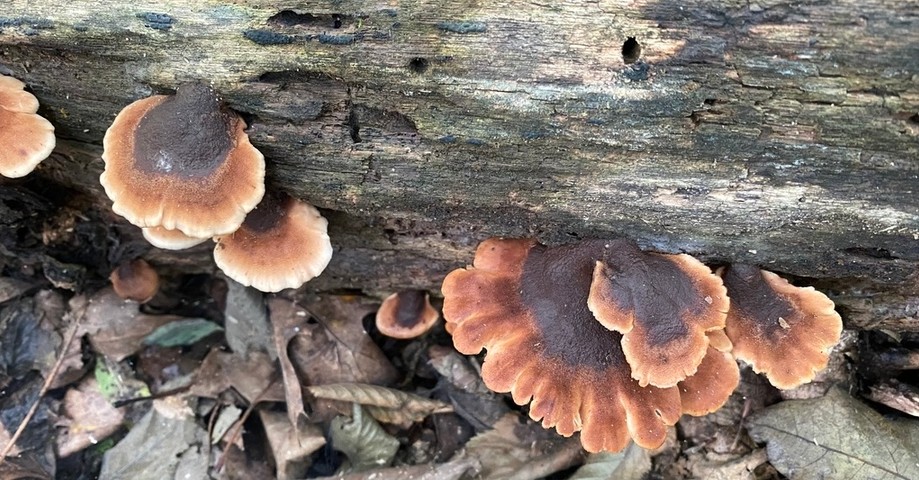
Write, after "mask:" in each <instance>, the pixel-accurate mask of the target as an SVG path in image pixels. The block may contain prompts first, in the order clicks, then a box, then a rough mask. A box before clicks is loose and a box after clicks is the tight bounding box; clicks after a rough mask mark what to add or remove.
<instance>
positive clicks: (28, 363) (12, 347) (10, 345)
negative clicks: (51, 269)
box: [0, 298, 61, 386]
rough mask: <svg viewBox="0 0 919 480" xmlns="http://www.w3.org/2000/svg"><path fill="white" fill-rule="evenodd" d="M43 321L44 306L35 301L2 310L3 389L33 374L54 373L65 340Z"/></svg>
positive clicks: (0, 365)
mask: <svg viewBox="0 0 919 480" xmlns="http://www.w3.org/2000/svg"><path fill="white" fill-rule="evenodd" d="M43 318H45V314H44V312H43V311H42V304H41V303H39V302H36V301H35V299H33V298H23V299H20V300H17V301H15V302H12V303H10V304H9V305H7V306H6V307H4V308H3V309H2V310H0V386H3V385H6V384H7V383H8V382H9V380H10V379H18V378H22V377H23V376H25V375H26V374H27V373H29V372H31V371H37V372H41V373H42V374H46V373H47V372H49V371H50V370H51V366H52V365H54V361H55V360H56V359H57V351H58V349H59V348H60V345H61V336H60V335H59V334H58V333H57V332H56V331H55V329H54V326H53V325H51V324H50V323H49V322H46V321H43Z"/></svg>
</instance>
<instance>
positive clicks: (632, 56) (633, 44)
mask: <svg viewBox="0 0 919 480" xmlns="http://www.w3.org/2000/svg"><path fill="white" fill-rule="evenodd" d="M640 56H641V44H639V43H638V40H635V37H629V38H628V39H626V41H625V43H623V44H622V61H623V62H625V64H626V65H628V64H630V63H635V62H637V61H638V57H640Z"/></svg>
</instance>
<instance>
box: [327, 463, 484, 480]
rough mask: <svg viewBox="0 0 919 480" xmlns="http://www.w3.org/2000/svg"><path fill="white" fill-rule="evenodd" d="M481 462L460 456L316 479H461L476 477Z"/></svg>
mask: <svg viewBox="0 0 919 480" xmlns="http://www.w3.org/2000/svg"><path fill="white" fill-rule="evenodd" d="M478 468H479V463H478V460H476V459H474V458H460V459H456V460H451V461H449V462H446V463H438V464H427V465H412V466H405V467H391V468H373V469H370V470H365V471H363V472H359V473H345V474H338V475H335V476H332V477H320V478H317V479H315V480H367V479H373V480H406V479H411V480H461V479H466V478H476V476H475V473H476V472H477V471H478Z"/></svg>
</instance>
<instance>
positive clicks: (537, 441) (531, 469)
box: [465, 414, 583, 480]
mask: <svg viewBox="0 0 919 480" xmlns="http://www.w3.org/2000/svg"><path fill="white" fill-rule="evenodd" d="M465 454H466V455H467V456H469V457H472V458H476V459H478V460H479V462H481V464H482V469H481V472H480V475H481V477H480V478H483V479H485V480H489V479H495V480H498V479H501V480H506V479H510V478H514V479H523V478H541V477H545V476H548V475H551V474H552V473H555V472H558V471H561V470H564V469H566V468H569V467H571V466H573V465H576V464H577V463H578V462H580V461H582V457H581V455H582V454H583V449H581V444H580V441H579V440H578V439H577V437H571V438H562V437H559V436H558V435H556V434H555V433H554V432H552V431H551V430H546V429H544V428H542V426H540V425H539V424H537V423H534V422H529V421H528V422H527V423H526V424H521V423H520V421H519V417H518V416H517V415H516V414H507V415H505V416H504V417H502V418H501V420H499V421H498V422H497V423H495V428H494V429H493V430H489V431H487V432H484V433H480V434H478V435H476V436H475V437H473V438H472V439H471V440H469V442H468V443H467V444H466V452H465Z"/></svg>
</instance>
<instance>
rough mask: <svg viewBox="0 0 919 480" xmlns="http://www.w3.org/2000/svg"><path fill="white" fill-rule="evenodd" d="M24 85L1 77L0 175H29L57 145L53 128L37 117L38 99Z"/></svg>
mask: <svg viewBox="0 0 919 480" xmlns="http://www.w3.org/2000/svg"><path fill="white" fill-rule="evenodd" d="M25 86H26V85H25V84H24V83H22V82H20V81H19V80H16V79H15V78H13V77H7V76H4V75H0V145H3V148H2V149H0V175H2V176H4V177H8V178H19V177H23V176H25V175H28V174H29V173H30V172H31V171H32V170H34V169H35V167H36V166H38V164H39V163H41V161H42V160H44V159H45V158H48V155H51V151H52V150H54V145H55V143H56V141H55V138H54V125H51V122H49V121H48V120H46V119H45V118H44V117H42V116H40V115H38V113H36V112H38V99H36V98H35V96H34V95H32V94H31V93H29V92H27V91H25Z"/></svg>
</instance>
